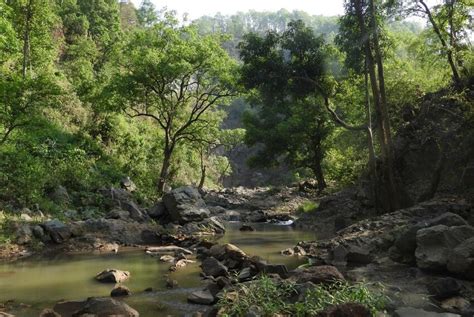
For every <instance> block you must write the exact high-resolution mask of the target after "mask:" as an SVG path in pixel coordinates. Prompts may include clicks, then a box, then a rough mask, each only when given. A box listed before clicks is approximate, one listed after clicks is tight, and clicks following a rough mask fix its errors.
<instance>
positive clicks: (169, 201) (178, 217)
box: [163, 186, 210, 224]
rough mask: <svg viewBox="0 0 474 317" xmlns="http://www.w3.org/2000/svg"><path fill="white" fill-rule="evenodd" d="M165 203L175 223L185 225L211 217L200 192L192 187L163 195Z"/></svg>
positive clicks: (185, 187)
mask: <svg viewBox="0 0 474 317" xmlns="http://www.w3.org/2000/svg"><path fill="white" fill-rule="evenodd" d="M163 203H164V204H165V206H166V209H167V210H168V213H169V215H170V217H171V219H172V220H173V221H177V222H179V223H181V224H185V223H188V222H192V221H201V220H204V219H205V218H208V217H209V215H210V211H209V209H207V208H206V203H205V202H204V200H203V199H202V197H201V194H200V193H199V191H198V190H197V189H196V188H194V187H191V186H184V187H179V188H176V189H174V190H172V191H170V192H169V193H166V194H165V195H163Z"/></svg>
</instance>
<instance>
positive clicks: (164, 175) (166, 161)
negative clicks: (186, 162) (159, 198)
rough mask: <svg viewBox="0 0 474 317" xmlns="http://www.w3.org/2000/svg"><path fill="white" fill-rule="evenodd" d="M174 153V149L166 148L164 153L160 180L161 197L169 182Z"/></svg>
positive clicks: (159, 192) (159, 191)
mask: <svg viewBox="0 0 474 317" xmlns="http://www.w3.org/2000/svg"><path fill="white" fill-rule="evenodd" d="M172 153H173V150H172V148H168V147H165V150H164V151H163V163H162V165H161V171H160V178H159V179H158V194H160V195H161V194H163V193H164V191H165V185H166V182H167V181H168V174H169V170H170V166H171V155H172Z"/></svg>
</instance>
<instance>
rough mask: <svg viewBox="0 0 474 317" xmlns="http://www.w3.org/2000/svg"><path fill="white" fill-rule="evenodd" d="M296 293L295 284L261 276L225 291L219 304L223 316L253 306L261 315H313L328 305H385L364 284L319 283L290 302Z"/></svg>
mask: <svg viewBox="0 0 474 317" xmlns="http://www.w3.org/2000/svg"><path fill="white" fill-rule="evenodd" d="M296 296H298V292H297V288H296V284H294V283H291V282H288V281H281V282H280V281H278V282H277V281H275V280H272V279H271V278H269V277H267V276H262V277H260V278H259V279H257V280H255V281H254V282H252V283H250V284H241V285H240V286H239V288H238V289H237V291H235V292H230V293H226V294H225V296H223V298H222V299H221V300H220V301H219V303H218V306H219V308H220V309H221V312H222V314H223V316H245V315H246V313H247V312H248V311H249V309H251V308H255V307H258V309H259V314H261V315H262V316H273V315H275V314H283V315H290V316H314V315H316V314H317V313H318V312H320V311H322V310H324V309H326V308H328V307H330V306H333V305H339V304H344V303H358V304H362V305H364V306H366V307H367V308H368V309H370V311H371V312H372V313H373V314H375V313H376V312H377V311H381V310H383V308H384V306H385V296H383V295H381V294H380V293H379V292H374V291H372V290H371V289H370V288H369V286H368V285H366V284H354V285H350V284H348V283H347V282H337V283H334V284H332V285H318V286H315V287H314V288H311V289H309V290H307V291H306V294H305V296H304V299H303V300H302V301H297V302H292V300H291V299H292V298H293V299H294V298H295V297H296Z"/></svg>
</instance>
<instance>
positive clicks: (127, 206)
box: [121, 200, 148, 222]
mask: <svg viewBox="0 0 474 317" xmlns="http://www.w3.org/2000/svg"><path fill="white" fill-rule="evenodd" d="M121 207H122V209H124V210H126V211H128V213H129V216H130V218H132V219H133V220H135V221H139V222H143V221H146V220H147V219H148V215H147V214H145V213H144V212H143V211H141V210H140V208H139V207H138V205H137V204H136V203H135V202H133V201H131V200H130V201H124V202H122V204H121Z"/></svg>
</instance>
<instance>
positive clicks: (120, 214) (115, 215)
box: [105, 208, 130, 220]
mask: <svg viewBox="0 0 474 317" xmlns="http://www.w3.org/2000/svg"><path fill="white" fill-rule="evenodd" d="M105 218H106V219H122V220H128V219H130V213H129V212H128V211H126V210H122V209H118V208H115V209H112V210H111V211H109V212H108V213H107V214H106V215H105Z"/></svg>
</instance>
